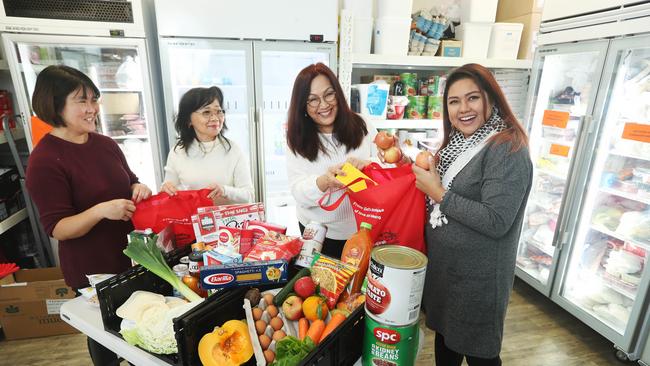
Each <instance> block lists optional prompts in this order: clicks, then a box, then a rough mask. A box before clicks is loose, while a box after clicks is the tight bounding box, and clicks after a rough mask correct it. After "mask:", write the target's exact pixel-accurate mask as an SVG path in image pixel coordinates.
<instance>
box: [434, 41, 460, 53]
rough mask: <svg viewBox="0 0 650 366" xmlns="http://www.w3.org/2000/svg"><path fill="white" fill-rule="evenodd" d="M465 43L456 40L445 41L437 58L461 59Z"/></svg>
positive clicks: (439, 49)
mask: <svg viewBox="0 0 650 366" xmlns="http://www.w3.org/2000/svg"><path fill="white" fill-rule="evenodd" d="M462 51H463V42H462V41H457V40H455V39H443V40H442V41H440V47H438V53H436V56H442V57H461V56H462V55H463V52H462Z"/></svg>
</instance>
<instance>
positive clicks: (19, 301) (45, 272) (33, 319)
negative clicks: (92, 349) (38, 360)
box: [0, 267, 77, 340]
mask: <svg viewBox="0 0 650 366" xmlns="http://www.w3.org/2000/svg"><path fill="white" fill-rule="evenodd" d="M14 280H15V282H14V283H11V284H5V285H2V286H0V324H2V329H3V330H4V333H5V337H7V339H9V340H11V339H23V338H33V337H45V336H52V335H59V334H70V333H76V332H77V330H76V329H74V328H73V327H71V326H70V325H68V324H67V323H65V322H64V321H63V320H62V319H61V317H60V315H59V313H60V309H61V305H63V304H64V303H65V302H66V301H68V300H70V299H73V298H74V297H75V293H74V291H73V290H72V289H71V288H70V287H68V286H66V284H65V282H64V281H63V274H62V273H61V269H60V268H58V267H54V268H39V269H21V270H18V272H16V273H14Z"/></svg>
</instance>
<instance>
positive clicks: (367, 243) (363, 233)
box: [339, 222, 373, 301]
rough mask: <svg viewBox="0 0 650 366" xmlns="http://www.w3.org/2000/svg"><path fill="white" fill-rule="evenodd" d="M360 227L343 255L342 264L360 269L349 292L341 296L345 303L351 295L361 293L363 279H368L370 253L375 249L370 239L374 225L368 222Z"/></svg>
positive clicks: (349, 240)
mask: <svg viewBox="0 0 650 366" xmlns="http://www.w3.org/2000/svg"><path fill="white" fill-rule="evenodd" d="M359 226H360V228H359V231H357V232H356V233H355V234H354V235H352V236H351V237H350V239H348V240H347V241H346V242H345V245H344V246H343V252H342V253H341V262H343V263H348V264H351V265H353V266H355V267H357V268H358V269H357V272H356V273H355V274H354V276H352V279H351V280H350V284H349V285H348V287H347V290H346V291H345V292H343V294H341V299H340V300H339V301H345V299H347V298H348V297H349V296H350V295H352V294H356V293H359V292H360V291H361V285H362V284H363V279H364V278H366V272H368V265H369V264H370V252H371V251H372V247H373V243H372V238H371V237H370V230H372V225H371V224H369V223H367V222H362V223H361V225H359Z"/></svg>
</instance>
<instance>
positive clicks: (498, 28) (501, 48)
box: [488, 23, 524, 60]
mask: <svg viewBox="0 0 650 366" xmlns="http://www.w3.org/2000/svg"><path fill="white" fill-rule="evenodd" d="M523 29H524V25H523V24H521V23H494V24H493V25H492V33H491V34H490V47H489V50H488V58H498V59H504V60H514V59H516V58H517V53H518V52H519V42H520V41H521V32H522V31H523Z"/></svg>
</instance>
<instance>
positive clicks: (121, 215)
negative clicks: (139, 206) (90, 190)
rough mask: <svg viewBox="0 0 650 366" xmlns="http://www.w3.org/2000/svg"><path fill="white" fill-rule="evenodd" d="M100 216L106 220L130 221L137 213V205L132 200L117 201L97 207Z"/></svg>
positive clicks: (107, 202)
mask: <svg viewBox="0 0 650 366" xmlns="http://www.w3.org/2000/svg"><path fill="white" fill-rule="evenodd" d="M97 208H98V211H99V215H100V216H101V217H102V218H104V219H109V220H122V221H129V220H131V217H132V216H133V213H134V212H135V204H134V203H133V201H131V200H125V199H116V200H111V201H106V202H102V203H100V204H98V205H97Z"/></svg>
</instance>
